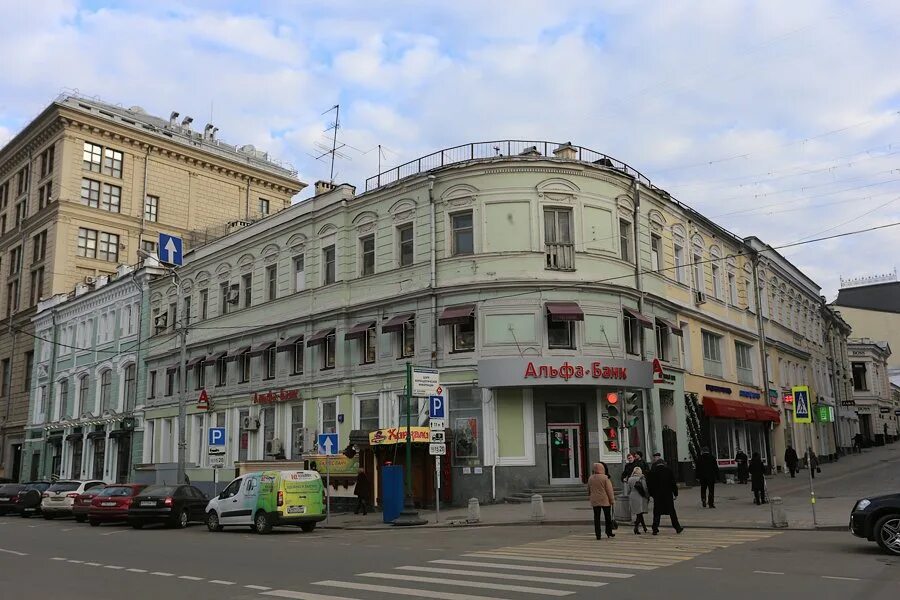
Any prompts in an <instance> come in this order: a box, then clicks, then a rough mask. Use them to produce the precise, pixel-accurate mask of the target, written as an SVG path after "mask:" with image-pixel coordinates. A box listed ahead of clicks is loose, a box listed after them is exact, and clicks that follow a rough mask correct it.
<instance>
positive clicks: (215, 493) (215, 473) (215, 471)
mask: <svg viewBox="0 0 900 600" xmlns="http://www.w3.org/2000/svg"><path fill="white" fill-rule="evenodd" d="M218 495H219V469H213V496H218Z"/></svg>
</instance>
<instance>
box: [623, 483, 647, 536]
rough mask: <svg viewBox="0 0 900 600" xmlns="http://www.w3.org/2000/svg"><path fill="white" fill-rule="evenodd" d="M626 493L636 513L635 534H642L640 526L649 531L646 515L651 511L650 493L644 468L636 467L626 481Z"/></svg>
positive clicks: (629, 503) (632, 510) (645, 531)
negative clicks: (645, 519)
mask: <svg viewBox="0 0 900 600" xmlns="http://www.w3.org/2000/svg"><path fill="white" fill-rule="evenodd" d="M625 494H627V495H628V505H629V506H630V507H631V514H633V515H634V534H635V535H640V534H641V532H640V530H639V529H638V526H641V527H643V528H644V533H647V523H646V521H644V515H645V514H647V513H648V512H649V511H650V493H649V492H647V480H646V479H645V478H644V470H643V469H641V468H640V467H635V468H634V470H633V471H632V472H631V477H629V478H628V481H626V482H625Z"/></svg>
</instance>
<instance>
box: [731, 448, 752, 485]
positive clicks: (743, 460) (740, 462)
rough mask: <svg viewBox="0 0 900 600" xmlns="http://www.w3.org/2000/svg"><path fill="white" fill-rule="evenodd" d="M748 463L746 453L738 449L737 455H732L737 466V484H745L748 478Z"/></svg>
mask: <svg viewBox="0 0 900 600" xmlns="http://www.w3.org/2000/svg"><path fill="white" fill-rule="evenodd" d="M749 461H750V459H749V458H748V457H747V453H746V452H744V451H743V450H741V449H740V448H738V451H737V454H735V455H734V462H735V464H736V465H737V478H738V483H747V478H748V477H749V476H750V471H748V470H747V467H748V466H749Z"/></svg>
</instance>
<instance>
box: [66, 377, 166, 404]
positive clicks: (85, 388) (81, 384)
mask: <svg viewBox="0 0 900 600" xmlns="http://www.w3.org/2000/svg"><path fill="white" fill-rule="evenodd" d="M155 374H156V373H155V372H154V375H155ZM154 381H155V380H154ZM90 386H91V380H90V377H88V376H87V375H82V376H81V379H79V380H78V404H79V408H80V410H81V412H82V413H85V412H93V411H94V407H93V406H89V405H88V393H90ZM152 389H154V390H155V389H156V386H155V385H154V386H153V388H152Z"/></svg>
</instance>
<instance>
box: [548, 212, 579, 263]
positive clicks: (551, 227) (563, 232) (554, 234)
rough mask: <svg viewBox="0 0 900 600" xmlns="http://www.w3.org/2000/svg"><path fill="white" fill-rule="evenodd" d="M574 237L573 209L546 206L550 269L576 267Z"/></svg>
mask: <svg viewBox="0 0 900 600" xmlns="http://www.w3.org/2000/svg"><path fill="white" fill-rule="evenodd" d="M573 239H574V238H573V235H572V211H571V210H569V209H567V208H545V209H544V244H545V245H546V252H547V268H548V269H563V270H565V269H574V268H575V246H574V244H573V243H572V242H573Z"/></svg>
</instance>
